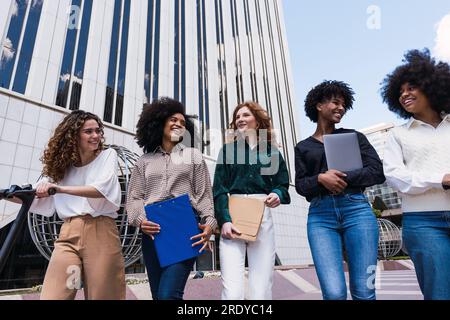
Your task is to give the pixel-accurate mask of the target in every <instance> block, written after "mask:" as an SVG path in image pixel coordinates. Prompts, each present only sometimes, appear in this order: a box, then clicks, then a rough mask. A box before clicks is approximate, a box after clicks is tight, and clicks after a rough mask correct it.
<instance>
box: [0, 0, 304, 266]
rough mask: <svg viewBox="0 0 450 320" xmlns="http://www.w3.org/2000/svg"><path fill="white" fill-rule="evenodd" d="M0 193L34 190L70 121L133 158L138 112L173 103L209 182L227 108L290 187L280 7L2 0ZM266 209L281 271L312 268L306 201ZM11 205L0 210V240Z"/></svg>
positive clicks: (232, 1)
mask: <svg viewBox="0 0 450 320" xmlns="http://www.w3.org/2000/svg"><path fill="white" fill-rule="evenodd" d="M1 3H2V10H0V40H1V52H0V138H1V139H0V150H2V151H1V152H0V173H1V174H0V188H6V187H8V186H9V185H11V184H22V183H25V182H34V181H36V180H37V178H38V177H39V175H40V173H41V170H42V166H41V163H40V161H39V158H40V156H41V155H42V152H43V149H44V147H45V145H46V143H47V141H48V139H49V137H50V135H51V134H52V130H53V129H54V128H55V126H56V125H57V123H58V122H59V121H60V120H61V119H62V118H63V117H64V116H65V115H66V114H67V113H69V112H70V111H71V110H76V109H83V110H86V111H90V112H93V113H95V114H97V115H99V116H100V117H101V118H102V119H103V120H104V122H105V124H106V130H105V137H106V140H107V141H106V142H107V143H110V144H116V145H119V146H124V147H126V148H128V149H129V150H131V151H133V152H136V153H138V154H140V153H141V152H142V151H141V150H140V149H139V148H138V146H137V145H136V143H135V142H134V132H135V125H136V123H137V119H138V117H139V115H140V112H141V109H142V105H143V103H145V102H149V101H151V100H152V99H154V98H156V97H161V96H169V97H173V98H175V99H178V100H180V101H182V102H183V103H184V104H185V105H186V107H187V112H188V113H190V114H196V115H198V117H199V121H198V127H199V128H200V130H201V134H202V137H203V140H204V141H205V143H204V144H203V150H202V151H203V153H204V155H205V158H206V159H207V162H208V164H209V166H210V173H211V175H213V173H214V163H215V159H216V157H217V154H218V151H219V149H220V147H221V145H222V143H223V137H224V130H225V129H226V128H227V124H228V123H229V121H230V119H231V117H232V111H233V109H234V107H235V106H236V105H237V104H238V103H240V102H243V101H247V100H254V101H258V102H259V103H260V104H261V105H262V106H263V107H264V108H266V109H267V111H268V112H269V114H270V116H271V117H272V119H273V125H274V127H275V128H276V130H277V137H278V140H279V142H280V143H281V145H282V147H281V149H282V153H283V155H284V157H285V158H286V162H287V164H288V167H289V169H290V175H291V180H293V176H294V146H295V144H296V142H297V141H299V140H300V135H299V126H298V123H299V122H298V116H297V115H296V108H297V105H296V101H295V95H294V84H293V78H292V72H291V65H290V57H289V51H288V46H287V40H286V32H285V26H284V18H283V3H282V1H281V0H133V1H131V0H95V1H93V0H2V1H1ZM291 195H292V199H293V201H292V204H291V205H290V206H282V207H280V208H279V209H277V210H275V213H274V220H275V230H276V245H277V256H278V258H279V262H280V263H282V264H290V265H292V264H296V265H299V264H309V263H311V262H312V259H311V256H310V253H309V247H308V243H307V238H306V213H307V203H306V201H305V200H304V199H303V198H301V197H299V196H298V195H296V193H295V190H294V188H293V187H292V188H291ZM17 211H18V206H17V205H14V204H10V203H5V202H4V201H2V202H1V203H0V230H1V229H2V228H4V227H5V226H6V225H8V224H9V223H11V222H12V221H13V220H14V218H15V216H16V214H17Z"/></svg>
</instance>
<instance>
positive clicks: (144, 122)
mask: <svg viewBox="0 0 450 320" xmlns="http://www.w3.org/2000/svg"><path fill="white" fill-rule="evenodd" d="M176 113H180V114H182V115H183V116H184V118H185V121H186V131H187V132H188V133H189V134H190V138H191V140H190V141H185V139H183V140H182V142H183V144H184V145H186V146H188V147H194V146H195V142H196V141H198V140H197V139H199V137H198V136H197V132H196V129H195V124H194V122H193V121H192V119H196V118H197V117H196V116H192V115H187V114H186V108H185V107H184V105H183V104H182V103H181V102H179V101H176V100H173V99H171V98H168V97H162V98H159V99H156V100H153V101H152V103H146V104H144V107H143V110H142V113H141V115H140V117H139V121H138V123H137V125H136V136H135V140H136V142H137V144H138V145H139V147H141V148H143V149H144V153H149V152H153V151H155V149H156V148H157V147H159V146H161V144H162V140H163V135H164V126H165V124H166V120H167V119H168V118H169V117H171V116H173V115H174V114H176Z"/></svg>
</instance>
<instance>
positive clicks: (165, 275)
mask: <svg viewBox="0 0 450 320" xmlns="http://www.w3.org/2000/svg"><path fill="white" fill-rule="evenodd" d="M142 254H143V256H144V262H145V268H146V269H147V275H148V280H149V283H150V290H151V292H152V296H153V300H183V294H184V287H185V286H186V282H187V279H188V277H189V273H190V272H191V270H192V267H193V266H194V263H195V258H192V259H189V260H185V261H182V262H179V263H175V264H172V265H170V266H167V267H165V268H161V267H160V266H159V260H158V256H157V254H156V250H155V244H154V242H153V240H152V239H151V238H150V237H149V236H148V235H146V234H145V233H142Z"/></svg>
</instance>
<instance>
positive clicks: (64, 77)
mask: <svg viewBox="0 0 450 320" xmlns="http://www.w3.org/2000/svg"><path fill="white" fill-rule="evenodd" d="M60 79H61V81H62V82H66V81H67V80H70V74H68V73H66V74H63V75H61V76H60Z"/></svg>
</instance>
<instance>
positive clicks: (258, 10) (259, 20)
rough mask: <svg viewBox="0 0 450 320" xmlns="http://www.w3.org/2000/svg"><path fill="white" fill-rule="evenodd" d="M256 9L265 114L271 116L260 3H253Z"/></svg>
mask: <svg viewBox="0 0 450 320" xmlns="http://www.w3.org/2000/svg"><path fill="white" fill-rule="evenodd" d="M255 8H256V22H257V25H258V37H259V47H260V50H261V58H262V69H263V83H264V98H265V101H266V107H267V112H268V113H269V116H270V117H271V116H272V100H271V95H270V89H269V76H268V66H267V54H266V41H265V40H264V38H265V37H264V30H263V24H262V15H261V7H260V2H259V1H255Z"/></svg>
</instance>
